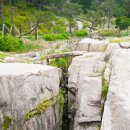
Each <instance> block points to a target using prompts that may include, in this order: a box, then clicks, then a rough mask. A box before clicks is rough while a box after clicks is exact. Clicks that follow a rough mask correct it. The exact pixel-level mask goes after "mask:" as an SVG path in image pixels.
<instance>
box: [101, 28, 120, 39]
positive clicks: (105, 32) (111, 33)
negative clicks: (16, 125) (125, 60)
mask: <svg viewBox="0 0 130 130" xmlns="http://www.w3.org/2000/svg"><path fill="white" fill-rule="evenodd" d="M100 35H101V36H108V37H110V36H111V37H117V36H118V30H117V29H109V30H103V31H102V32H101V33H100Z"/></svg>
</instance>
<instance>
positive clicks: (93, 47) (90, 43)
mask: <svg viewBox="0 0 130 130" xmlns="http://www.w3.org/2000/svg"><path fill="white" fill-rule="evenodd" d="M108 43H109V41H108V40H98V39H91V38H85V39H83V40H81V41H80V42H79V44H78V45H77V50H79V51H87V52H102V51H104V50H105V49H106V47H107V45H108Z"/></svg>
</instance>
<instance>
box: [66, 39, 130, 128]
mask: <svg viewBox="0 0 130 130" xmlns="http://www.w3.org/2000/svg"><path fill="white" fill-rule="evenodd" d="M129 45H130V44H129V43H128V44H127V43H120V44H116V43H111V44H108V45H107V46H106V43H105V42H102V43H101V42H100V41H98V40H97V41H95V40H93V39H84V40H82V41H81V42H80V43H79V44H78V47H77V49H78V50H82V51H86V52H87V53H86V54H84V55H83V56H79V57H76V58H74V59H73V60H72V64H71V66H70V67H69V85H68V89H69V108H70V116H69V117H70V120H71V122H72V123H73V127H71V128H70V130H99V129H101V130H130V123H129V122H130V105H129V104H130V87H129V86H130V78H129V77H130V49H128V48H129ZM104 47H106V49H105V52H99V51H103V48H104ZM97 48H98V49H97ZM126 48H127V49H126ZM95 51H97V52H95ZM92 52H93V53H92ZM72 123H71V124H72Z"/></svg>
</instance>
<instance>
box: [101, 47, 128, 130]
mask: <svg viewBox="0 0 130 130" xmlns="http://www.w3.org/2000/svg"><path fill="white" fill-rule="evenodd" d="M111 61H112V72H111V78H110V84H109V91H108V96H107V101H106V103H105V108H104V114H103V120H102V126H101V130H129V129H130V123H129V122H130V116H129V115H130V114H129V113H130V105H129V104H130V87H129V85H130V80H129V77H130V50H128V49H122V50H121V49H118V50H114V51H113V53H112V57H111Z"/></svg>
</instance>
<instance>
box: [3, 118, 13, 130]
mask: <svg viewBox="0 0 130 130" xmlns="http://www.w3.org/2000/svg"><path fill="white" fill-rule="evenodd" d="M11 123H12V118H11V117H10V116H6V117H5V120H4V122H3V125H2V128H3V130H7V129H8V128H9V127H10V126H11Z"/></svg>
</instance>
